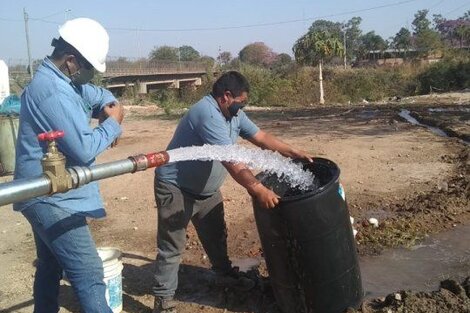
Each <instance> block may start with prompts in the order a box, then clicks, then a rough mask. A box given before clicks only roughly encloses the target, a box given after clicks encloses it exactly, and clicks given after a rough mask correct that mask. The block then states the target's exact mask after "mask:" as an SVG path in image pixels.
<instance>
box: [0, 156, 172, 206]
mask: <svg viewBox="0 0 470 313" xmlns="http://www.w3.org/2000/svg"><path fill="white" fill-rule="evenodd" d="M168 162H169V155H168V153H167V152H166V151H161V152H153V153H149V154H146V155H143V154H140V155H135V156H131V157H129V158H127V159H123V160H118V161H112V162H108V163H103V164H98V165H93V166H89V167H88V166H74V167H70V168H67V173H68V174H69V175H70V177H71V178H72V186H71V188H69V189H68V190H70V189H77V188H79V187H81V186H83V185H86V184H88V183H90V182H93V181H97V180H101V179H105V178H109V177H114V176H119V175H123V174H127V173H135V172H138V171H144V170H146V169H148V168H152V167H159V166H161V165H164V164H166V163H168ZM51 190H52V181H51V179H50V178H49V177H48V176H46V175H43V176H41V177H37V178H25V179H18V180H13V181H11V182H8V183H3V184H0V206H2V205H6V204H10V203H15V202H20V201H24V200H28V199H32V198H35V197H39V196H46V195H51V194H53V192H51ZM68 190H65V191H63V192H67V191H68Z"/></svg>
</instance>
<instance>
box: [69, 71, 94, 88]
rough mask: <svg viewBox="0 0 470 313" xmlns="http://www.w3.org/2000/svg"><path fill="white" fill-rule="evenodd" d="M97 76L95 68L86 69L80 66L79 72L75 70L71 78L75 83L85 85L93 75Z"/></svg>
mask: <svg viewBox="0 0 470 313" xmlns="http://www.w3.org/2000/svg"><path fill="white" fill-rule="evenodd" d="M94 76H95V70H94V69H90V70H89V69H86V68H84V67H82V68H80V70H78V71H77V72H75V73H74V74H73V75H72V76H71V77H70V79H71V80H72V82H73V83H74V84H75V85H85V84H88V83H89V82H90V81H91V80H92V79H93V77H94Z"/></svg>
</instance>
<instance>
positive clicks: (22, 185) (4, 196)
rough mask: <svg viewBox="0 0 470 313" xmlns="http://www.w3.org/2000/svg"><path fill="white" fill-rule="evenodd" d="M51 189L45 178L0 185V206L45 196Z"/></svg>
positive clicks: (26, 179)
mask: <svg viewBox="0 0 470 313" xmlns="http://www.w3.org/2000/svg"><path fill="white" fill-rule="evenodd" d="M51 187H52V185H51V181H50V179H49V178H48V177H46V176H41V177H37V178H31V179H29V178H25V179H17V180H13V181H11V182H8V183H3V184H0V206H2V205H5V204H9V203H15V202H20V201H24V200H27V199H31V198H35V197H39V196H44V195H47V194H49V193H50V191H51Z"/></svg>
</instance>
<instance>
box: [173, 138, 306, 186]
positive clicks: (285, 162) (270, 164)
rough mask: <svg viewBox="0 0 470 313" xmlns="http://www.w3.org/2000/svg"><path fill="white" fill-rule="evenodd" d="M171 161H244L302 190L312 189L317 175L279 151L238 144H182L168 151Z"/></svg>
mask: <svg viewBox="0 0 470 313" xmlns="http://www.w3.org/2000/svg"><path fill="white" fill-rule="evenodd" d="M167 152H168V154H169V156H170V161H169V162H170V163H173V162H179V161H190V160H199V161H225V162H230V163H244V164H245V165H246V166H247V167H248V168H250V169H258V170H261V171H263V172H265V173H267V174H275V175H276V176H277V177H278V178H279V180H280V181H283V182H286V183H288V184H289V185H290V186H291V187H292V188H298V189H299V190H301V191H307V190H310V189H312V184H313V179H314V175H313V174H312V173H311V172H308V171H304V170H303V168H302V165H301V164H297V163H294V162H293V161H292V159H291V158H286V157H284V156H282V155H281V154H280V153H279V152H273V151H270V150H261V149H252V148H246V147H243V146H239V145H225V146H224V145H222V146H219V145H203V146H192V147H183V148H177V149H173V150H168V151H167Z"/></svg>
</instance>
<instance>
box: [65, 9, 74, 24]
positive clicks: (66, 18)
mask: <svg viewBox="0 0 470 313" xmlns="http://www.w3.org/2000/svg"><path fill="white" fill-rule="evenodd" d="M70 11H72V10H70V9H67V10H65V12H64V20H65V22H67V20H68V19H69V13H70Z"/></svg>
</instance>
